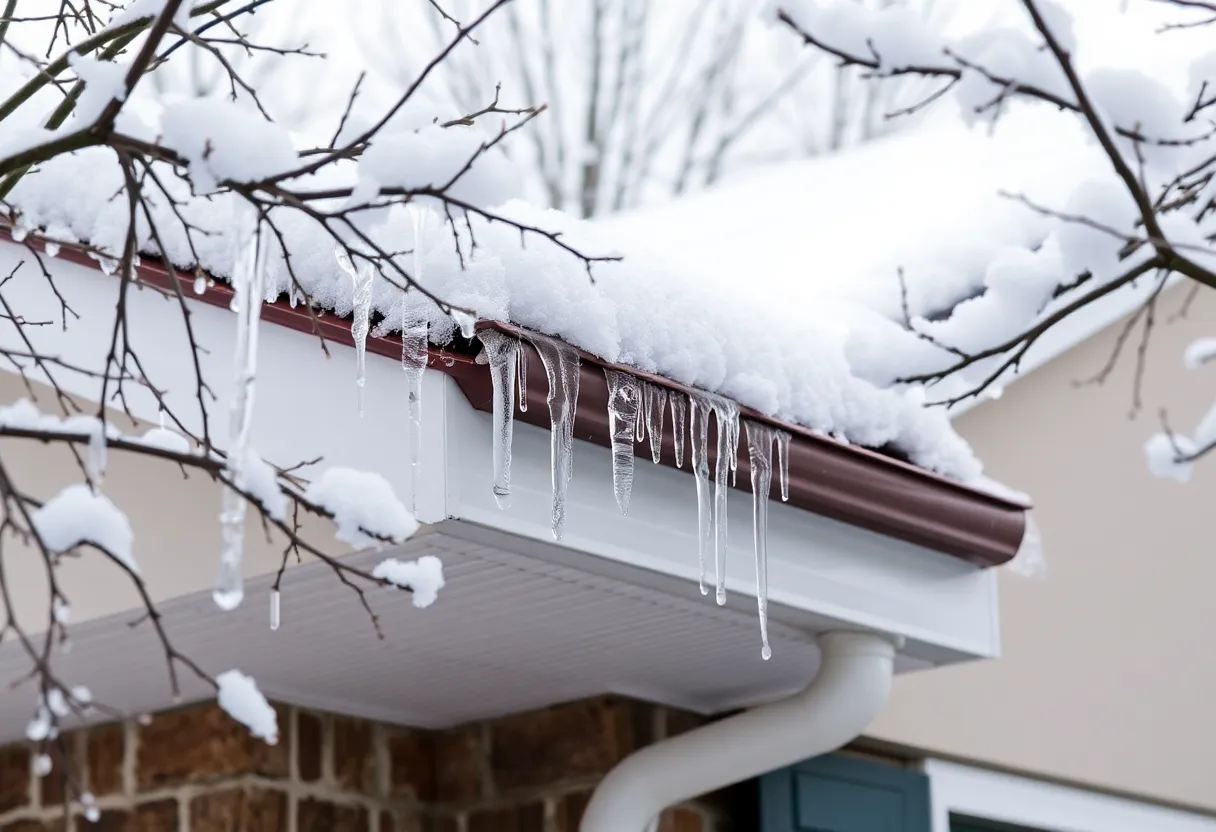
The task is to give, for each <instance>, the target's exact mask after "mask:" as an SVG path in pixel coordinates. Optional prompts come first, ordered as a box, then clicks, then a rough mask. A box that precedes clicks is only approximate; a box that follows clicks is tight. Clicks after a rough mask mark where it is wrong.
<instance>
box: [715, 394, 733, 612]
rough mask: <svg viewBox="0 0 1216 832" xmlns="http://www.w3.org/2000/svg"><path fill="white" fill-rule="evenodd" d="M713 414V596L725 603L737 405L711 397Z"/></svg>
mask: <svg viewBox="0 0 1216 832" xmlns="http://www.w3.org/2000/svg"><path fill="white" fill-rule="evenodd" d="M713 408H714V415H715V416H716V417H717V421H718V459H717V464H716V465H715V467H714V583H715V584H716V591H715V593H714V597H715V598H716V599H717V601H718V603H719V604H725V603H726V547H727V541H728V540H729V534H728V531H727V523H726V520H727V508H726V498H727V495H728V494H729V493H730V485H729V484H728V483H727V479H728V478H730V477H731V476H732V474H733V473H734V471H735V469H736V462H737V455H738V450H739V406H738V405H736V404H735V403H734V402H732V401H730V400H729V399H723V398H718V397H716V396H715V397H714V401H713Z"/></svg>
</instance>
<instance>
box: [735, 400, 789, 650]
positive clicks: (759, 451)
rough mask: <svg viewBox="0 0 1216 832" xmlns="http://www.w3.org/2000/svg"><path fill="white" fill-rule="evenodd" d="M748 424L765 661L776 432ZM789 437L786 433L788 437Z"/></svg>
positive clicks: (757, 591) (757, 606)
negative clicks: (771, 492)
mask: <svg viewBox="0 0 1216 832" xmlns="http://www.w3.org/2000/svg"><path fill="white" fill-rule="evenodd" d="M745 424H746V425H747V457H748V460H749V461H750V463H751V470H752V538H753V540H754V541H755V548H756V608H757V610H759V612H760V643H761V645H762V646H761V648H760V656H761V657H762V658H763V659H764V660H765V661H767V660H768V659H770V658H772V655H773V650H772V648H771V647H769V644H768V497H769V492H770V491H772V488H773V439H774V434H776V433H779V431H775V430H774V429H773V428H771V427H769V426H768V425H765V424H761V423H760V422H750V421H749V422H745ZM787 435H788V434H787Z"/></svg>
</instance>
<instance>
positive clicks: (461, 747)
mask: <svg viewBox="0 0 1216 832" xmlns="http://www.w3.org/2000/svg"><path fill="white" fill-rule="evenodd" d="M434 747H435V797H436V798H437V799H438V800H439V801H440V802H441V803H447V802H450V801H457V800H471V799H473V798H475V797H481V795H482V783H481V766H482V760H483V758H484V755H485V750H484V748H483V745H482V741H481V727H480V726H478V725H467V726H465V727H463V728H455V729H453V730H451V731H444V732H443V733H442V734H439V735H438V736H436V737H435V746H434Z"/></svg>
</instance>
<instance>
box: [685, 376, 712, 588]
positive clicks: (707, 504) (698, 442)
mask: <svg viewBox="0 0 1216 832" xmlns="http://www.w3.org/2000/svg"><path fill="white" fill-rule="evenodd" d="M690 399H691V403H690V404H691V406H690V408H689V412H690V414H691V423H690V425H691V426H690V435H689V437H688V441H689V444H690V445H691V448H690V450H691V454H692V460H691V463H692V471H693V476H694V478H695V479H696V481H697V558H698V561H699V566H700V578H699V585H700V587H701V594H702V595H708V594H709V589H708V588H706V586H705V558H706V554H707V553H708V552H709V549H710V547H711V546H713V533H712V529H713V517H714V505H713V501H712V497H711V496H710V492H709V413H710V411H711V410H713V405H712V404H710V401H709V399H707V398H705V397H703V396H698V395H693V396H691V397H690Z"/></svg>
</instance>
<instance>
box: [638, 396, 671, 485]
mask: <svg viewBox="0 0 1216 832" xmlns="http://www.w3.org/2000/svg"><path fill="white" fill-rule="evenodd" d="M642 395H643V399H644V404H645V410H646V432H647V433H649V434H650V458H651V460H653V461H654V463H655V464H656V465H658V464H659V459H660V457H661V456H662V453H663V414H664V412H665V411H666V410H667V388H666V387H663V386H661V385H658V384H651V383H650V382H648V381H646V382H642Z"/></svg>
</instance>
